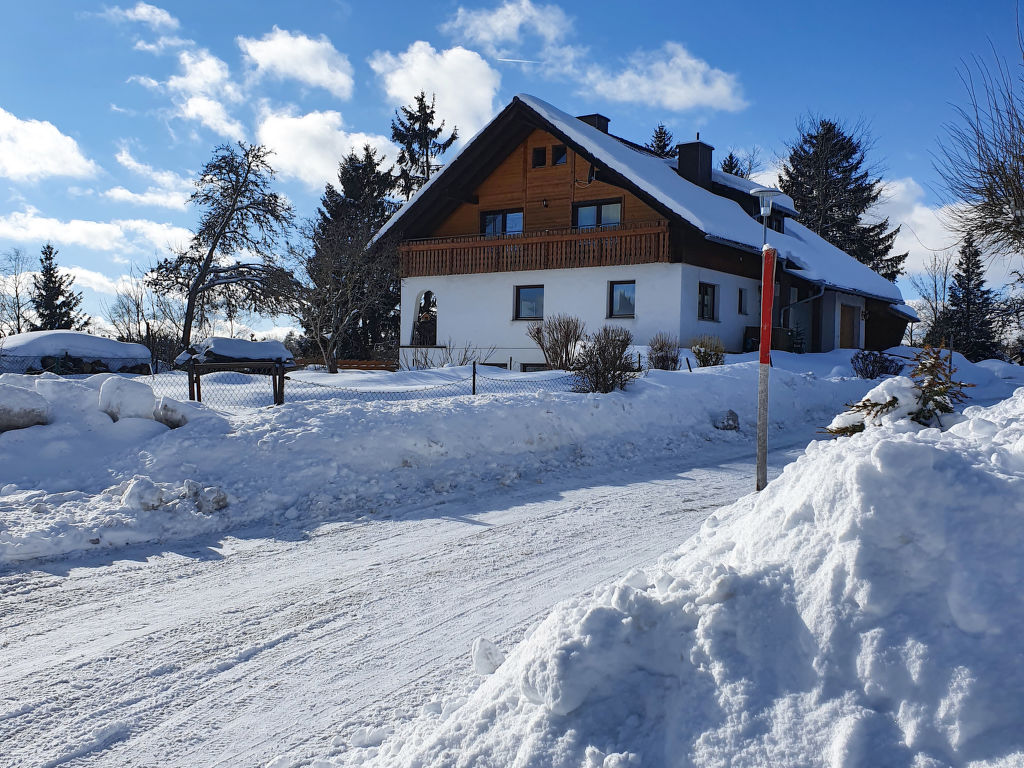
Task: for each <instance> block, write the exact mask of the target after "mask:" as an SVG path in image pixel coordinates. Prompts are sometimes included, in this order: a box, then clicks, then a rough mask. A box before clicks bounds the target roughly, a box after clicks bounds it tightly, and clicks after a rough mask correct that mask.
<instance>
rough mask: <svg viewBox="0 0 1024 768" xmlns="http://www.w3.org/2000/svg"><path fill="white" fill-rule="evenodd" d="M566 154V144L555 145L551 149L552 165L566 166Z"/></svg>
mask: <svg viewBox="0 0 1024 768" xmlns="http://www.w3.org/2000/svg"><path fill="white" fill-rule="evenodd" d="M566 154H567V153H566V151H565V144H555V145H554V146H553V147H551V164H552V165H565V158H566Z"/></svg>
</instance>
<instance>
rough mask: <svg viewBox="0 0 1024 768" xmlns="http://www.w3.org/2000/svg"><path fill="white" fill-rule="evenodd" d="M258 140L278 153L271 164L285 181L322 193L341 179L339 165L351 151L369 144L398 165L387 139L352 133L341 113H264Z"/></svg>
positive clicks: (258, 131)
mask: <svg viewBox="0 0 1024 768" xmlns="http://www.w3.org/2000/svg"><path fill="white" fill-rule="evenodd" d="M257 140H258V141H259V142H260V143H261V144H263V145H265V146H267V147H269V148H270V149H272V150H273V151H274V156H273V158H271V164H272V165H273V167H274V170H275V171H277V172H278V173H279V174H280V175H281V176H283V177H290V178H295V179H299V180H301V181H302V182H303V183H305V184H307V185H309V186H310V187H311V188H314V189H319V188H321V187H323V185H324V184H325V183H326V182H328V181H334V180H335V178H336V176H337V171H338V163H339V162H340V160H341V159H342V157H344V156H345V155H346V154H348V152H349V150H352V149H354V150H356V151H357V152H358V151H360V149H361V148H362V146H363V145H364V144H369V145H370V146H371V147H373V148H375V149H377V150H378V151H379V152H381V153H383V154H384V155H385V156H387V157H388V158H389V160H390V161H392V162H393V161H394V158H395V155H396V153H395V149H394V146H393V145H392V144H391V142H390V141H388V140H387V138H385V137H384V136H379V135H375V134H369V133H349V132H348V131H346V130H345V129H344V122H343V121H342V118H341V115H340V114H339V113H338V112H334V111H326V112H309V113H307V114H304V115H294V114H292V113H290V112H270V111H267V112H265V113H264V115H263V117H262V119H261V121H260V124H259V128H258V129H257Z"/></svg>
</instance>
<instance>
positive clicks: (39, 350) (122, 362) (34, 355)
mask: <svg viewBox="0 0 1024 768" xmlns="http://www.w3.org/2000/svg"><path fill="white" fill-rule="evenodd" d="M44 357H54V358H63V357H73V358H79V359H81V360H87V361H90V362H91V361H95V360H98V361H101V362H104V363H106V364H107V365H109V366H110V367H111V369H112V370H120V369H122V368H130V367H133V366H138V365H144V366H148V365H149V363H150V360H151V358H152V355H151V354H150V352H149V348H148V347H146V346H144V345H142V344H128V343H126V342H123V341H115V340H114V339H107V338H104V337H102V336H93V335H92V334H89V333H83V332H82V331H30V332H28V333H18V334H14V335H13V336H6V337H4V338H2V339H0V371H6V372H8V373H20V372H23V371H25V370H27V369H29V368H39V367H40V366H41V361H42V358H44Z"/></svg>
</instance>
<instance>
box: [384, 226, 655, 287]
mask: <svg viewBox="0 0 1024 768" xmlns="http://www.w3.org/2000/svg"><path fill="white" fill-rule="evenodd" d="M399 254H400V258H401V271H402V277H425V276H428V275H470V274H480V273H484V272H516V271H522V270H531V269H568V268H573V267H607V266H613V265H618V264H652V263H655V262H666V261H669V237H668V222H665V221H656V222H645V223H637V224H620V225H618V226H614V227H601V228H588V229H576V228H573V229H558V230H545V231H543V232H525V233H522V234H517V235H499V236H485V235H471V236H463V237H442V238H433V239H430V240H409V241H406V242H405V243H403V244H402V245H401V246H400V247H399Z"/></svg>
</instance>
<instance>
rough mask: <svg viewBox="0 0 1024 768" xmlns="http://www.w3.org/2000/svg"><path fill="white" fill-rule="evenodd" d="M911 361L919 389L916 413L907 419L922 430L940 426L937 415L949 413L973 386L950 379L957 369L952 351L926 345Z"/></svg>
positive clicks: (964, 398)
mask: <svg viewBox="0 0 1024 768" xmlns="http://www.w3.org/2000/svg"><path fill="white" fill-rule="evenodd" d="M943 352H945V353H946V356H945V357H943V354H942V353H943ZM914 362H915V363H916V365H915V367H914V370H913V372H912V373H911V374H910V376H911V378H912V379H913V380H914V384H915V385H916V386H917V390H918V395H917V410H915V411H914V412H913V413H911V414H910V418H911V419H913V420H914V421H916V422H917V423H918V424H921V425H922V426H925V427H935V426H938V427H941V426H942V420H941V418H940V414H943V413H952V412H953V408H954V406H955V405H956V404H957V403H962V402H963V401H964V400H966V399H967V395H966V394H964V388H965V387H973V386H974V385H973V384H967V383H966V382H963V381H956V380H955V379H954V378H953V374H954V373H956V368H954V367H953V352H952V351H948V350H944V349H942V348H939V349H935V348H934V347H929V346H925V347H924V349H922V350H921V351H920V352H918V353H917V354H916V355H914Z"/></svg>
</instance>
